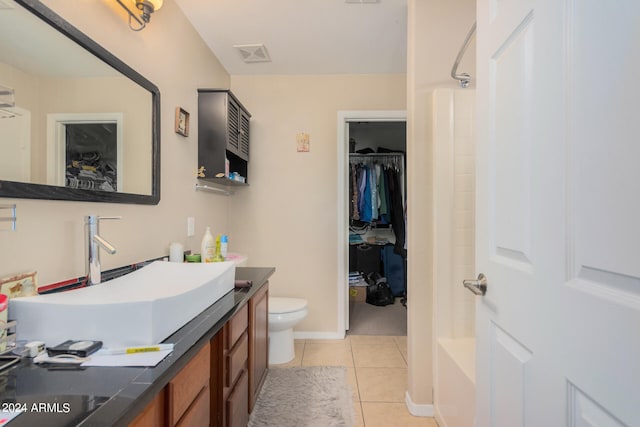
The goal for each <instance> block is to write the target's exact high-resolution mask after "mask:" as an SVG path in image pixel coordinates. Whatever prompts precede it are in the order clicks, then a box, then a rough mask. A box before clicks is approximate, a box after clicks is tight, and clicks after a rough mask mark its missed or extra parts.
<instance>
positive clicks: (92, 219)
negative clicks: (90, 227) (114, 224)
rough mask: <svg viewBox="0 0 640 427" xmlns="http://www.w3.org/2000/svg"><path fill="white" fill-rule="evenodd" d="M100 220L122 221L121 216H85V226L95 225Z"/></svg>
mask: <svg viewBox="0 0 640 427" xmlns="http://www.w3.org/2000/svg"><path fill="white" fill-rule="evenodd" d="M101 219H122V216H98V215H87V216H86V221H87V224H97V223H98V221H100V220H101Z"/></svg>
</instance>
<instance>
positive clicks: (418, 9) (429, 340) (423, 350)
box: [407, 0, 475, 411]
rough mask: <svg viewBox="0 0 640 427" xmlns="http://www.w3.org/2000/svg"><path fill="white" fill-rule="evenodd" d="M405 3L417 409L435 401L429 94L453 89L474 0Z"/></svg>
mask: <svg viewBox="0 0 640 427" xmlns="http://www.w3.org/2000/svg"><path fill="white" fill-rule="evenodd" d="M408 5H409V22H408V35H407V43H408V50H407V174H408V177H409V184H408V191H407V196H408V199H409V202H408V208H407V218H408V222H407V231H408V238H407V245H408V255H407V261H408V262H407V265H408V272H407V280H408V283H407V293H408V296H409V298H408V300H409V302H408V314H407V320H408V321H407V323H408V356H409V390H408V392H409V396H408V397H409V399H410V400H411V402H412V403H414V404H416V405H429V404H432V402H433V345H432V344H433V335H432V332H433V330H432V328H433V310H432V307H433V284H434V277H433V257H434V254H433V237H434V236H433V227H434V204H433V201H434V198H433V194H434V177H433V167H432V165H433V135H432V130H433V126H432V121H431V117H432V116H433V110H432V94H433V91H434V89H435V88H438V87H451V88H453V87H457V84H456V82H455V81H454V80H452V79H451V78H450V77H449V73H450V71H451V66H452V65H453V62H454V60H455V57H456V55H457V53H458V50H459V49H460V46H461V45H462V42H463V41H464V38H465V36H466V35H467V33H468V31H469V29H470V28H471V25H472V24H473V21H474V19H475V0H455V1H451V0H431V1H428V2H425V1H422V0H409V1H408ZM474 52H475V49H474V47H473V46H471V47H470V48H469V50H468V52H467V55H466V57H465V60H464V62H463V63H462V65H461V66H460V68H459V71H460V72H468V73H469V74H471V75H474V74H475V67H474V66H473V65H474V56H475V55H474ZM417 409H418V411H420V410H421V408H420V407H419V406H418V408H417Z"/></svg>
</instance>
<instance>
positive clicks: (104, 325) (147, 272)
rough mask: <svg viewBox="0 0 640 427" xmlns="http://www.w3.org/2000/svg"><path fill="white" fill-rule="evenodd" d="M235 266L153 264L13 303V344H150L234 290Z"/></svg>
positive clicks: (222, 264) (124, 345) (11, 301)
mask: <svg viewBox="0 0 640 427" xmlns="http://www.w3.org/2000/svg"><path fill="white" fill-rule="evenodd" d="M234 280H235V264H234V263H233V262H218V263H210V264H197V263H196V264H191V263H174V262H163V261H157V262H153V263H151V264H149V265H148V266H146V267H144V268H142V269H140V270H137V271H134V272H132V273H130V274H127V275H125V276H122V277H119V278H117V279H113V280H111V281H108V282H104V283H101V284H99V285H94V286H91V287H86V288H81V289H76V290H72V291H68V292H60V293H55V294H46V295H38V296H33V297H25V298H15V299H11V300H10V301H9V316H10V318H12V319H15V320H17V321H18V326H17V327H16V334H17V339H18V340H39V341H44V342H45V344H46V345H47V346H55V345H57V344H60V343H61V342H63V341H66V340H69V339H71V340H101V341H102V342H103V345H104V346H105V347H109V348H118V347H127V346H137V345H150V344H156V343H159V342H161V341H163V340H164V339H166V338H167V337H168V336H170V335H171V334H172V333H174V332H175V331H177V330H178V329H180V328H181V327H182V326H184V325H185V324H186V323H187V322H189V321H190V320H191V319H193V318H194V317H195V316H196V315H198V314H200V313H201V312H202V311H203V310H204V309H205V308H207V307H209V306H210V305H211V304H213V303H214V302H216V301H218V300H219V299H220V298H222V297H223V296H224V295H225V294H227V293H228V292H229V291H231V290H232V289H233V287H234Z"/></svg>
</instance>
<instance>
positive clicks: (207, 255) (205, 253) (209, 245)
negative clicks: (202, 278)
mask: <svg viewBox="0 0 640 427" xmlns="http://www.w3.org/2000/svg"><path fill="white" fill-rule="evenodd" d="M200 249H201V252H200V256H201V261H202V262H213V258H214V256H215V254H216V246H215V241H214V240H213V235H212V234H211V228H209V227H207V230H206V231H205V232H204V237H203V238H202V245H201V247H200Z"/></svg>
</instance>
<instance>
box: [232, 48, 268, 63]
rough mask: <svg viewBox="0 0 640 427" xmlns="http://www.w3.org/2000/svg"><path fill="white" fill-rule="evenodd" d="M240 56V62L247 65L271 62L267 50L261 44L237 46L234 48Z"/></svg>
mask: <svg viewBox="0 0 640 427" xmlns="http://www.w3.org/2000/svg"><path fill="white" fill-rule="evenodd" d="M233 47H235V48H236V49H238V52H240V55H242V60H243V61H244V62H246V63H247V64H251V63H253V62H271V57H270V56H269V52H267V48H266V47H264V45H263V44H237V45H235V46H233Z"/></svg>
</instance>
